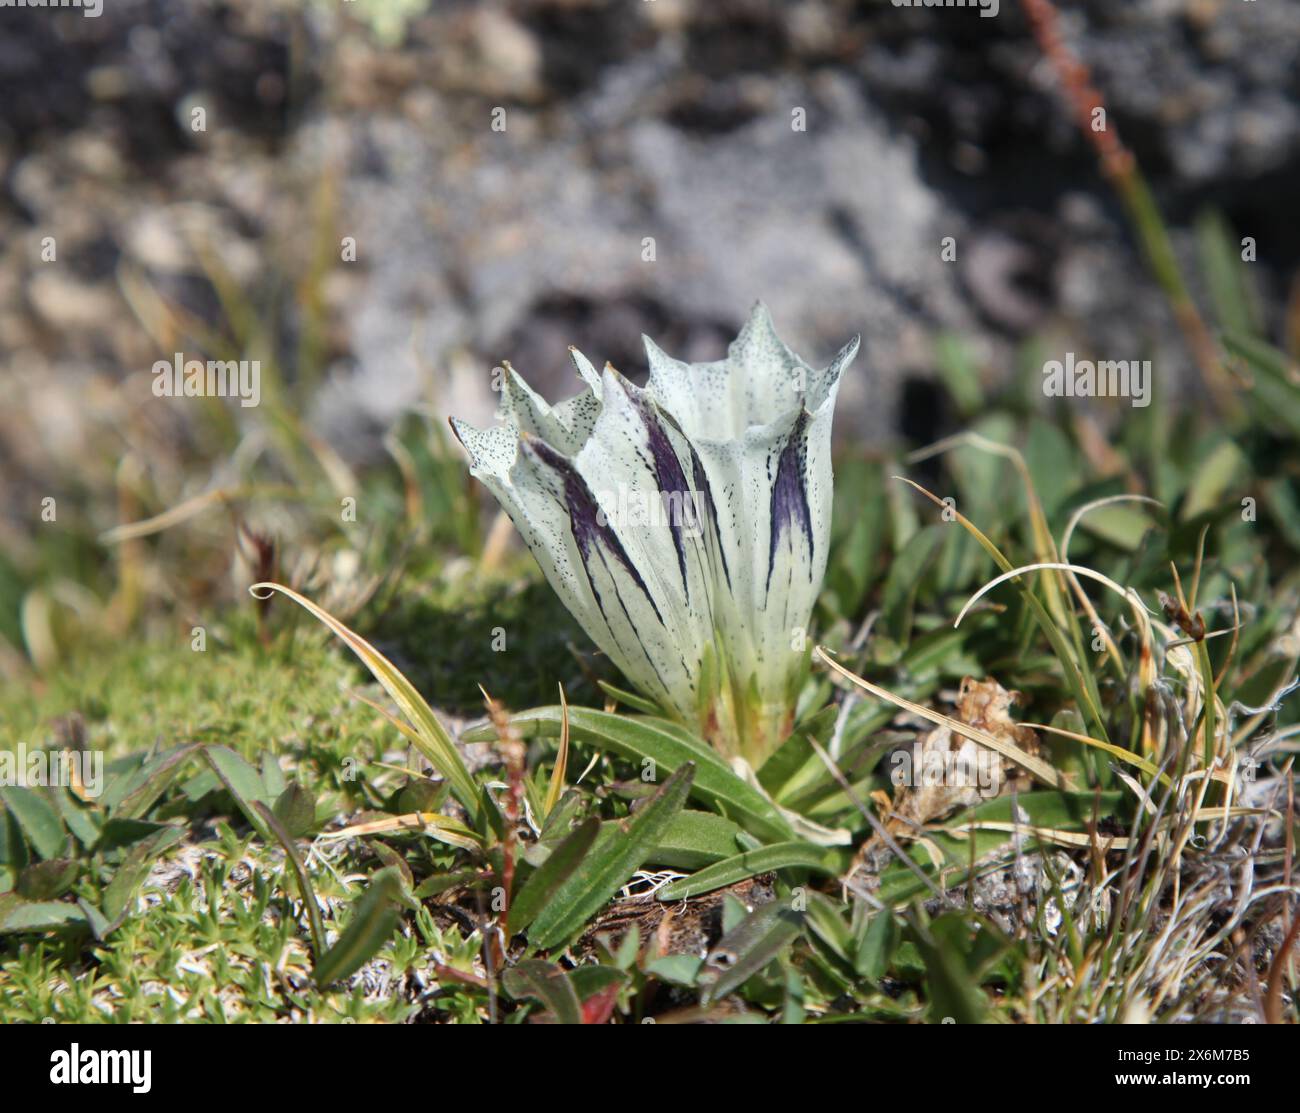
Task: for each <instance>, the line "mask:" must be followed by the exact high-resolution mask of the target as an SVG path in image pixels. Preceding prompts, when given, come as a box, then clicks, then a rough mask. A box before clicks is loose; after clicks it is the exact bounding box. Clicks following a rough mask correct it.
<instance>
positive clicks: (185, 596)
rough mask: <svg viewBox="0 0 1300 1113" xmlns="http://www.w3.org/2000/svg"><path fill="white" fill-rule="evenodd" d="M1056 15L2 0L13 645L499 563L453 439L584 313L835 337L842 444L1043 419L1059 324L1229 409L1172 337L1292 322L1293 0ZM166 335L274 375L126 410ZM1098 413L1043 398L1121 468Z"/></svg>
mask: <svg viewBox="0 0 1300 1113" xmlns="http://www.w3.org/2000/svg"><path fill="white" fill-rule="evenodd" d="M1027 6H1028V7H1029V8H1030V9H1031V10H1033V9H1038V10H1039V11H1040V13H1041V9H1042V7H1043V5H1042V4H1041V2H1040V3H1039V4H1036V5H1027ZM1058 14H1059V19H1058V21H1057V22H1056V24H1055V27H1056V31H1055V32H1054V33H1055V34H1056V35H1057V36H1058V38H1057V39H1056V40H1055V42H1056V46H1057V48H1058V51H1057V55H1056V56H1053V54H1052V52H1051V51H1050V50H1049V51H1047V52H1045V50H1044V45H1045V43H1046V42H1047V40H1045V39H1044V37H1043V35H1042V34H1041V33H1040V35H1039V36H1037V37H1036V36H1035V34H1034V28H1033V26H1032V25H1031V21H1030V20H1028V19H1027V18H1026V9H1025V8H1023V7H1022V6H1021V4H1020V3H1019V2H1018V0H1003V2H1002V4H1001V6H1000V9H999V11H998V13H997V15H996V16H995V17H992V18H985V17H982V16H981V14H980V12H979V11H978V10H961V9H946V8H934V9H929V8H916V9H911V8H902V7H897V6H895V5H894V4H892V3H890V2H888V0H874V2H872V0H868V2H858V3H850V2H837V0H801V2H794V3H776V2H760V0H711V2H709V3H702V2H701V3H690V2H686V0H611V2H602V0H498V2H479V3H458V2H454V0H230V2H221V3H218V2H205V0H184V2H164V0H105V3H104V6H103V12H102V15H100V16H99V17H97V18H89V17H87V15H86V14H84V13H83V12H81V11H77V10H66V11H42V10H27V9H10V8H5V9H0V25H2V26H3V32H2V33H0V183H2V186H0V376H2V381H3V384H4V405H3V407H2V408H0V469H2V471H0V474H2V476H3V481H2V482H3V498H0V672H3V674H4V675H6V676H7V677H9V678H11V679H20V680H28V679H31V678H32V677H34V676H39V675H40V674H41V672H42V671H43V670H48V669H49V668H50V667H51V666H52V665H53V664H55V663H57V662H58V661H60V660H61V659H63V658H64V657H66V656H67V655H69V654H75V653H76V652H77V651H78V650H84V649H85V647H86V646H87V645H93V644H96V643H97V641H99V640H102V639H104V638H109V639H113V638H117V637H119V636H121V635H122V634H123V633H124V632H126V631H130V630H134V629H138V628H140V627H141V626H149V625H150V624H151V623H156V624H160V626H161V628H162V629H163V630H164V631H166V632H167V636H169V637H172V636H181V633H182V632H184V631H188V630H189V629H190V627H191V624H192V623H195V622H198V621H200V620H201V618H202V616H203V615H205V614H208V615H210V614H211V613H212V612H211V611H210V609H209V608H211V606H212V605H213V604H214V603H219V602H223V601H228V600H231V599H236V598H239V599H243V598H244V596H243V586H244V585H245V584H246V583H247V582H249V576H250V575H253V574H258V575H271V574H273V573H274V574H279V575H282V576H283V577H284V578H286V579H291V580H292V581H293V582H295V583H297V584H299V586H304V587H308V586H311V585H312V584H313V583H316V584H318V585H319V586H320V587H321V590H322V591H327V592H328V593H329V594H328V596H327V601H328V602H329V603H330V604H331V605H333V606H335V607H336V608H338V609H339V611H340V613H342V614H344V615H346V614H348V613H350V611H351V610H354V609H355V608H356V607H357V606H359V605H360V603H361V602H362V601H363V600H365V599H368V598H370V597H371V596H372V594H373V593H374V591H375V590H376V582H377V580H378V579H381V578H382V576H383V574H384V573H385V571H386V570H388V569H389V568H391V567H394V566H396V564H399V563H401V560H402V559H404V555H405V554H409V553H411V552H415V551H419V552H440V553H442V554H444V555H446V556H447V558H448V560H451V561H452V564H451V565H449V564H447V563H446V561H442V562H441V563H440V564H439V568H440V570H441V571H442V572H445V571H446V569H447V568H448V567H454V561H455V559H458V558H459V559H463V558H464V557H465V556H466V555H467V554H469V555H474V556H476V557H477V556H481V555H482V545H483V541H482V535H483V532H484V530H483V525H484V519H482V518H481V516H480V515H481V509H480V506H479V503H478V501H477V499H478V496H477V494H476V493H475V492H474V491H473V489H472V488H471V487H470V486H469V484H468V481H467V480H466V478H465V474H464V466H463V463H462V461H461V458H460V457H459V455H458V454H457V452H456V451H454V449H453V448H451V447H449V446H448V445H447V444H446V437H445V436H444V434H443V430H444V429H445V422H444V418H445V416H446V415H447V414H449V413H455V414H457V415H460V416H464V417H467V418H469V419H471V420H477V421H480V422H483V421H487V420H490V416H491V413H492V410H493V403H492V397H493V396H492V394H491V391H490V389H489V384H490V381H491V371H492V368H493V367H494V366H495V365H498V364H499V363H501V362H502V361H503V360H509V361H510V362H511V363H512V364H513V365H514V366H515V367H516V368H517V369H519V370H520V371H521V372H522V373H523V374H524V375H525V376H526V377H527V378H529V380H530V381H531V382H533V383H534V384H536V385H538V386H539V388H541V389H542V390H543V392H544V393H547V394H548V395H549V396H550V397H552V398H554V397H556V396H558V395H567V394H570V393H574V392H575V391H576V379H574V377H573V374H572V372H571V370H570V369H569V365H568V362H567V359H566V348H567V346H568V345H570V344H576V345H577V346H578V347H580V348H581V349H582V350H583V351H584V352H585V353H586V354H587V355H588V356H589V357H591V358H592V359H593V360H595V361H597V362H598V363H599V362H602V361H604V360H606V359H608V360H610V361H612V362H613V363H614V364H615V365H616V366H617V367H619V368H620V369H621V370H623V371H625V372H627V373H629V374H631V375H633V376H634V377H635V376H636V375H638V374H640V373H643V371H644V362H643V355H642V353H641V350H640V344H639V334H640V333H641V332H646V333H648V334H650V335H651V336H653V337H654V338H655V339H656V340H657V341H658V342H659V343H660V344H661V346H663V347H664V348H665V349H666V350H668V351H669V352H671V353H672V354H675V355H678V356H680V357H684V358H689V359H711V358H717V357H719V356H720V355H721V353H722V351H723V349H724V346H725V343H726V341H727V340H728V339H729V338H730V337H731V336H733V335H734V334H735V332H736V330H737V328H738V327H739V324H740V323H741V321H742V320H743V319H744V317H745V316H746V315H747V313H748V310H749V308H750V306H751V305H752V303H753V302H754V301H755V300H756V299H759V298H761V299H763V300H765V301H766V302H767V304H768V305H769V306H770V307H771V309H772V312H773V315H774V317H775V319H776V322H777V326H778V328H779V329H780V331H781V332H782V335H783V336H784V337H785V338H786V339H787V341H788V342H789V343H790V344H791V345H792V346H793V347H795V349H796V350H797V351H799V352H800V353H801V354H803V355H804V356H805V357H806V358H808V359H809V360H811V361H825V360H826V359H827V358H828V357H829V356H830V355H831V353H832V352H833V351H834V350H835V349H836V348H837V347H838V346H839V345H840V344H842V343H843V342H844V341H845V340H846V339H847V338H848V337H849V336H851V335H853V334H854V333H861V334H862V336H863V339H864V346H863V354H862V355H861V356H860V357H859V361H858V363H857V365H856V366H855V368H854V370H853V373H852V374H851V376H850V377H849V378H848V379H847V380H846V383H845V387H844V393H843V394H842V404H841V409H840V412H839V417H838V428H837V434H838V436H839V437H840V439H841V440H842V441H843V442H844V444H845V446H846V451H848V452H853V453H858V454H868V455H870V454H884V453H887V452H892V451H894V450H895V449H897V448H900V447H902V448H906V447H916V446H918V445H922V444H925V443H928V442H930V441H932V440H934V439H936V438H938V437H941V436H943V435H945V434H947V433H950V432H953V431H954V430H957V429H962V428H965V427H967V426H968V425H969V424H970V423H971V422H972V421H973V420H975V419H977V418H978V417H979V416H980V415H981V414H982V413H984V412H985V410H986V407H988V406H990V405H992V404H993V402H994V401H995V400H996V401H997V403H998V404H999V405H1003V406H1009V407H1011V408H1012V409H1013V410H1016V411H1017V412H1020V413H1022V414H1033V413H1035V412H1038V411H1042V410H1046V409H1047V408H1048V407H1049V404H1050V402H1051V400H1050V399H1046V398H1044V397H1043V394H1042V389H1041V369H1042V364H1043V361H1044V360H1047V359H1054V358H1061V357H1062V355H1063V354H1064V353H1065V352H1066V351H1073V352H1076V353H1077V354H1078V355H1079V357H1080V358H1101V359H1150V360H1152V362H1153V366H1154V376H1155V384H1154V389H1155V392H1156V395H1157V398H1158V399H1159V404H1160V406H1161V408H1162V412H1163V413H1166V414H1168V415H1171V416H1169V417H1168V420H1169V421H1171V422H1177V421H1178V420H1180V419H1179V418H1178V415H1179V414H1181V413H1197V412H1199V413H1200V414H1201V415H1202V417H1208V420H1209V421H1210V422H1211V423H1213V422H1214V421H1215V419H1216V418H1215V415H1216V413H1217V412H1218V410H1217V409H1216V407H1217V406H1218V405H1219V404H1220V402H1221V399H1218V400H1216V396H1215V394H1214V393H1213V391H1212V390H1211V389H1207V388H1208V387H1212V386H1213V382H1212V379H1213V374H1209V375H1208V378H1207V374H1208V373H1207V364H1212V363H1214V362H1215V361H1216V360H1219V358H1220V356H1221V355H1222V353H1221V352H1219V350H1218V349H1217V347H1216V349H1215V353H1212V354H1208V355H1207V353H1206V351H1205V350H1204V347H1203V346H1202V348H1201V350H1200V351H1199V353H1198V347H1197V344H1198V337H1199V338H1200V339H1201V340H1204V338H1205V336H1207V335H1210V334H1214V335H1216V336H1217V333H1218V330H1220V329H1231V330H1234V331H1236V332H1238V333H1241V334H1243V335H1250V336H1254V337H1258V338H1260V339H1265V340H1268V341H1269V342H1271V343H1272V344H1273V345H1275V346H1276V347H1277V348H1278V349H1279V350H1280V351H1282V352H1284V353H1290V354H1291V356H1294V354H1295V352H1296V351H1297V348H1300V285H1297V263H1298V262H1300V224H1298V223H1297V221H1296V220H1295V204H1296V198H1297V197H1300V97H1298V96H1297V92H1298V90H1300V67H1298V66H1297V51H1298V47H1300V4H1296V3H1282V2H1275V0H1267V2H1266V0H1260V2H1258V3H1257V2H1243V0H1081V2H1062V3H1061V4H1060V5H1059V8H1058ZM1041 30H1042V28H1041V27H1040V32H1041ZM1063 52H1064V53H1063ZM1069 55H1074V56H1077V58H1078V59H1079V60H1080V61H1082V63H1084V64H1085V65H1086V66H1087V67H1089V69H1090V70H1091V78H1090V79H1089V80H1090V81H1091V84H1092V85H1093V86H1095V93H1096V94H1097V95H1096V96H1093V91H1090V90H1089V89H1088V88H1087V80H1085V79H1084V78H1083V77H1080V76H1079V75H1078V73H1074V72H1073V71H1070V70H1069V69H1068V66H1067V67H1064V68H1063V65H1062V59H1063V58H1065V59H1066V60H1067V61H1068V56H1069ZM1089 97H1092V98H1093V99H1091V100H1089ZM1080 103H1082V104H1083V105H1084V106H1085V107H1087V106H1088V105H1092V106H1093V107H1096V106H1104V109H1105V112H1106V113H1107V117H1106V118H1107V127H1108V134H1111V135H1114V134H1117V135H1118V137H1119V138H1120V140H1121V141H1122V142H1123V144H1124V145H1125V149H1126V150H1127V151H1128V152H1130V153H1131V155H1132V156H1133V157H1134V158H1135V160H1136V165H1137V166H1138V167H1140V169H1141V172H1142V174H1143V176H1144V180H1145V187H1143V188H1142V189H1141V190H1140V191H1138V192H1137V193H1133V192H1130V193H1129V194H1128V195H1127V198H1126V195H1125V193H1124V190H1123V189H1122V188H1120V189H1117V188H1116V186H1117V181H1116V180H1115V179H1114V178H1113V177H1111V176H1109V175H1108V174H1107V172H1106V171H1105V169H1104V167H1103V164H1102V163H1101V162H1100V161H1099V158H1098V151H1097V149H1096V148H1095V145H1094V144H1095V136H1094V137H1091V138H1090V137H1089V135H1088V134H1086V132H1085V131H1084V130H1083V129H1081V128H1080V126H1079V122H1078V120H1077V118H1076V113H1077V112H1078V111H1079V105H1080ZM1147 190H1149V192H1147ZM1146 202H1152V203H1153V204H1145V203H1146ZM1144 204H1145V207H1144ZM945 237H952V245H953V250H951V251H949V252H947V253H945V252H944V250H943V245H944V243H945ZM1243 237H1249V238H1250V240H1251V244H1252V247H1251V251H1250V256H1251V257H1250V259H1249V260H1248V261H1247V263H1246V264H1242V262H1241V253H1242V250H1243V249H1242V247H1241V243H1242V238H1243ZM51 243H52V244H53V246H54V254H53V257H50V251H49V247H50V244H51ZM945 256H946V257H945ZM1153 263H1154V265H1153ZM1189 306H1197V307H1200V308H1199V310H1192V312H1191V316H1190V317H1189V316H1188V307H1189ZM1198 313H1200V314H1202V315H1203V316H1200V317H1198V316H1197V314H1198ZM1198 330H1199V331H1198ZM1216 343H1217V341H1216ZM175 352H183V353H184V354H185V356H186V358H200V359H249V360H258V361H259V362H260V366H261V369H262V384H261V389H262V402H261V404H260V405H259V406H258V407H256V408H241V407H239V406H238V405H237V404H236V403H231V402H225V401H220V400H198V399H171V398H163V399H159V398H156V397H154V395H153V393H152V391H151V386H152V382H153V376H152V374H151V368H152V366H153V364H154V362H155V361H156V360H160V359H162V360H170V359H171V358H172V356H173V354H174V353H175ZM1226 366H1227V363H1226V360H1225V361H1224V362H1223V364H1222V366H1219V367H1218V368H1217V369H1216V370H1215V371H1214V374H1219V373H1223V374H1226V373H1227V372H1226V371H1225V370H1224V368H1225V367H1226ZM1126 406H1127V404H1126V403H1125V402H1124V401H1123V400H1118V401H1115V402H1112V403H1110V404H1109V405H1107V404H1102V403H1099V404H1098V405H1096V406H1094V407H1088V408H1086V409H1076V410H1075V411H1074V412H1073V413H1072V414H1071V417H1070V428H1071V433H1070V437H1071V441H1072V443H1073V444H1074V445H1076V446H1077V447H1078V448H1079V449H1080V451H1081V452H1082V453H1083V455H1084V456H1086V457H1087V458H1088V459H1089V460H1090V461H1091V463H1093V464H1094V465H1097V466H1098V467H1099V468H1100V469H1101V470H1102V471H1103V472H1104V471H1105V468H1106V465H1107V449H1108V445H1107V437H1108V432H1107V430H1108V429H1109V427H1110V425H1111V423H1112V420H1113V417H1114V415H1115V413H1116V412H1118V410H1119V408H1120V407H1126ZM1293 433H1294V430H1293V429H1292V428H1291V427H1290V426H1288V425H1287V424H1285V423H1284V424H1283V425H1282V427H1281V428H1280V429H1279V430H1275V431H1274V434H1273V435H1274V437H1275V438H1278V440H1279V443H1288V442H1289V441H1290V439H1291V438H1292V436H1293ZM1266 447H1267V446H1266ZM1269 451H1271V448H1270V449H1269ZM1265 455H1267V453H1265ZM1293 465H1294V461H1292V463H1291V465H1288V467H1290V468H1292V470H1293ZM1112 470H1115V469H1112ZM1123 485H1124V484H1123V483H1121V486H1123ZM1130 486H1132V485H1131V484H1130ZM1281 490H1283V492H1284V493H1283V494H1282V495H1279V496H1278V497H1279V498H1281V499H1286V498H1290V497H1291V496H1290V494H1287V493H1286V492H1289V491H1290V490H1292V488H1290V487H1284V488H1281ZM346 498H355V499H357V500H358V503H359V513H358V515H357V517H356V519H354V520H353V521H348V520H347V519H346V515H345V516H343V519H342V520H340V514H339V511H338V505H339V503H340V501H341V500H343V499H346ZM46 499H53V500H55V501H54V505H56V506H57V518H56V519H55V520H47V518H44V517H42V509H43V507H45V506H46V503H45V502H43V500H46ZM322 521H324V522H326V523H327V525H326V528H324V529H323V530H322V528H321V522H322ZM131 523H143V525H140V526H138V527H137V528H135V529H134V530H132V529H128V530H126V531H123V530H122V527H123V526H125V525H129V524H131ZM1289 528H1290V529H1291V530H1294V528H1295V525H1294V523H1291V524H1290V526H1289ZM114 531H116V532H114ZM440 546H441V548H440ZM861 575H862V577H864V578H865V576H866V572H865V571H864V572H862V574H861ZM244 605H245V606H246V607H247V608H250V609H251V607H252V604H251V603H248V602H245V604H244ZM426 617H427V616H426ZM209 621H210V619H209Z"/></svg>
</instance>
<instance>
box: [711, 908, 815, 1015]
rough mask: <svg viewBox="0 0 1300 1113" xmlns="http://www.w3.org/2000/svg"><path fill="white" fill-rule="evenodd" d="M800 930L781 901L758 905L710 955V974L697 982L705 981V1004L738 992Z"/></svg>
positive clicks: (795, 916)
mask: <svg viewBox="0 0 1300 1113" xmlns="http://www.w3.org/2000/svg"><path fill="white" fill-rule="evenodd" d="M802 928H803V923H802V918H801V917H800V916H799V914H798V913H797V912H794V911H792V910H791V909H790V908H788V907H786V905H784V904H783V903H781V902H780V901H772V902H771V903H770V904H762V905H759V906H758V907H757V908H756V909H754V911H753V912H751V913H750V914H749V915H748V916H746V917H745V919H744V920H742V921H741V922H740V924H739V925H738V926H737V927H735V928H733V929H732V930H731V931H729V932H727V934H726V935H724V936H723V937H722V938H721V939H720V940H719V941H718V944H717V946H715V947H714V948H713V950H712V951H710V952H709V957H708V960H707V965H708V967H709V974H708V975H705V974H701V975H700V979H699V980H700V982H701V983H702V984H703V983H704V982H705V980H706V978H707V979H708V984H707V986H706V987H705V990H704V995H703V998H702V1000H703V1001H704V1003H705V1004H712V1003H713V1002H714V1001H718V1000H720V999H721V998H723V997H725V996H726V995H727V994H728V993H731V992H732V991H733V990H736V989H739V988H740V987H741V986H742V985H744V984H745V982H747V981H749V979H750V978H752V977H753V976H754V975H755V974H757V973H759V972H760V971H761V970H762V969H763V967H765V966H766V965H767V964H768V963H769V962H771V961H772V960H773V959H774V958H776V957H777V955H779V954H780V953H781V952H782V951H783V950H784V949H785V948H786V947H788V946H789V945H790V943H791V942H793V941H794V939H795V937H796V936H797V935H798V934H799V932H800V931H801V930H802ZM714 971H717V972H718V973H717V975H716V977H714V976H712V975H713V972H714Z"/></svg>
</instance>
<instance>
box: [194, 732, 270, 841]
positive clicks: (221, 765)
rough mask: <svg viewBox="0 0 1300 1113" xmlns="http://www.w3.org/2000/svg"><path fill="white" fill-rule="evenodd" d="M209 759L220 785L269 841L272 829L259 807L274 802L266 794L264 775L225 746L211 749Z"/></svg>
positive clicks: (208, 749)
mask: <svg viewBox="0 0 1300 1113" xmlns="http://www.w3.org/2000/svg"><path fill="white" fill-rule="evenodd" d="M206 756H207V759H208V761H210V762H211V763H212V768H213V769H215V770H216V772H217V776H218V777H220V778H221V783H222V784H223V785H225V786H226V791H227V792H229V793H230V795H231V796H233V797H234V799H235V803H236V804H238V805H239V810H240V811H242V812H243V813H244V816H245V818H246V819H247V820H248V822H249V823H251V824H252V825H253V828H254V830H256V831H257V833H258V834H259V835H261V836H262V838H264V839H266V840H267V841H268V842H269V841H270V840H271V837H272V836H271V832H270V829H269V828H268V827H267V825H266V821H265V820H264V819H263V818H262V816H261V813H259V812H258V810H257V805H258V804H265V805H267V807H270V806H271V804H272V803H273V798H272V797H271V794H270V793H269V792H267V791H266V783H265V782H264V781H263V780H262V775H261V774H260V773H259V772H258V771H257V770H256V769H254V768H253V767H252V766H251V765H249V764H248V762H246V761H245V760H244V759H243V758H242V757H240V756H239V755H238V754H237V753H235V751H234V750H231V749H229V748H228V747H226V746H208V747H207V749H206Z"/></svg>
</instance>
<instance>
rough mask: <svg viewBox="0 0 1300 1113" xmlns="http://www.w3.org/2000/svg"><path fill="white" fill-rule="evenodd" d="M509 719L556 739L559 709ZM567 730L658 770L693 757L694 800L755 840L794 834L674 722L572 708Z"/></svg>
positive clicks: (486, 735) (477, 733) (472, 735)
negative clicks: (717, 811) (648, 762)
mask: <svg viewBox="0 0 1300 1113" xmlns="http://www.w3.org/2000/svg"><path fill="white" fill-rule="evenodd" d="M511 721H512V723H513V724H514V726H515V727H516V729H518V730H519V732H520V734H521V735H522V736H523V737H525V738H539V737H540V738H554V737H557V736H558V735H559V731H560V709H559V708H558V707H539V708H535V709H534V710H532V711H525V712H524V713H523V714H521V715H516V716H515V717H514V719H513V720H511ZM569 734H570V738H571V739H572V740H573V741H574V742H575V743H577V744H579V745H584V746H594V747H595V748H596V749H599V750H606V751H609V752H612V753H615V754H618V755H619V756H620V757H624V758H627V759H628V760H629V761H634V762H637V763H641V762H643V761H645V760H647V759H648V760H650V761H653V762H654V763H655V764H656V766H657V767H659V768H661V769H676V768H677V767H678V766H679V765H681V764H682V763H683V762H685V761H693V762H695V764H696V766H697V769H696V773H695V780H694V783H693V784H692V786H691V795H692V796H693V797H694V798H695V799H697V800H699V801H701V802H702V803H705V804H708V805H709V806H711V807H713V808H716V809H717V810H719V811H721V812H723V813H724V814H726V815H727V816H728V817H730V818H731V819H733V820H735V821H736V822H737V823H739V824H740V825H741V826H742V827H744V828H745V829H746V830H747V831H749V832H751V833H752V834H754V835H757V836H758V837H759V838H763V839H768V840H772V841H777V840H783V839H789V838H790V837H791V836H792V835H793V833H794V832H793V831H792V830H791V829H790V825H789V823H787V822H786V820H785V819H784V818H782V816H781V814H780V813H779V812H778V811H777V810H776V808H774V807H773V806H772V804H771V803H770V802H769V801H767V800H766V799H764V797H763V796H762V794H761V793H759V792H757V791H756V790H755V789H754V788H752V787H751V786H750V785H748V784H746V783H745V782H744V781H742V780H741V779H740V778H739V777H737V776H736V775H735V774H734V773H733V772H732V771H731V770H730V769H729V768H728V767H727V764H726V762H724V761H723V760H722V758H720V757H719V756H718V754H717V753H716V752H715V751H714V750H712V749H711V748H710V747H709V746H708V744H707V743H705V742H703V741H702V740H700V739H698V738H695V737H693V736H692V735H691V734H690V732H689V731H687V730H686V729H685V728H684V727H680V726H678V725H677V724H675V723H669V722H667V721H665V720H663V719H651V718H645V717H641V716H627V715H611V714H609V713H608V712H605V711H592V710H590V709H589V708H583V707H570V708H569ZM494 736H495V734H494V732H493V730H492V728H491V727H485V728H481V729H478V730H474V731H470V732H467V733H466V735H465V739H466V741H479V742H481V741H486V740H488V739H490V738H492V737H494Z"/></svg>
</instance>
